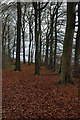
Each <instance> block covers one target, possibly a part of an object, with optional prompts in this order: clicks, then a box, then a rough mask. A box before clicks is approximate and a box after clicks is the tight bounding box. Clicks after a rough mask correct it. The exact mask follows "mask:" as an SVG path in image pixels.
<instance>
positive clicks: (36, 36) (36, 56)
mask: <svg viewBox="0 0 80 120" xmlns="http://www.w3.org/2000/svg"><path fill="white" fill-rule="evenodd" d="M35 4H36V8H37V3H35ZM37 14H38V11H37V9H35V42H36V50H35V74H37V75H39V74H40V71H39V41H38V40H39V39H38V31H37Z"/></svg>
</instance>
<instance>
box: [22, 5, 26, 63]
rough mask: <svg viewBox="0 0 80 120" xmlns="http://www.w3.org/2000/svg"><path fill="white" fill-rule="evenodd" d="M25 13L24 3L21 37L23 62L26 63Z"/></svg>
mask: <svg viewBox="0 0 80 120" xmlns="http://www.w3.org/2000/svg"><path fill="white" fill-rule="evenodd" d="M25 13H26V5H25V8H24V14H23V27H22V37H23V64H25V63H26V60H25Z"/></svg>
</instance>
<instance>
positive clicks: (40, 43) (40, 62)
mask: <svg viewBox="0 0 80 120" xmlns="http://www.w3.org/2000/svg"><path fill="white" fill-rule="evenodd" d="M39 9H40V2H39ZM39 42H40V51H39V62H40V63H39V65H41V48H42V40H41V11H40V10H39Z"/></svg>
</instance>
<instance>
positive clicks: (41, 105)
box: [2, 65, 80, 120]
mask: <svg viewBox="0 0 80 120" xmlns="http://www.w3.org/2000/svg"><path fill="white" fill-rule="evenodd" d="M33 73H34V65H31V66H27V65H22V72H15V71H13V70H11V69H7V70H3V89H2V94H3V95H2V96H3V98H2V111H3V118H5V120H41V119H43V120H55V119H56V120H57V119H58V118H61V120H65V118H68V119H69V118H73V119H76V120H77V119H79V110H80V109H79V99H78V97H79V94H78V91H79V89H78V87H77V86H73V85H64V86H55V85H54V83H55V82H57V81H58V80H59V76H53V73H52V72H51V71H50V70H46V68H41V76H34V75H33ZM77 80H79V78H78V79H77Z"/></svg>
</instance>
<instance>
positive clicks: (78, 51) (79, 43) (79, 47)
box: [73, 2, 80, 76]
mask: <svg viewBox="0 0 80 120" xmlns="http://www.w3.org/2000/svg"><path fill="white" fill-rule="evenodd" d="M79 55H80V2H79V3H78V31H77V36H76V45H75V58H74V74H73V75H74V76H77V75H78V72H79V70H78V69H79Z"/></svg>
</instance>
